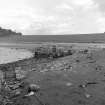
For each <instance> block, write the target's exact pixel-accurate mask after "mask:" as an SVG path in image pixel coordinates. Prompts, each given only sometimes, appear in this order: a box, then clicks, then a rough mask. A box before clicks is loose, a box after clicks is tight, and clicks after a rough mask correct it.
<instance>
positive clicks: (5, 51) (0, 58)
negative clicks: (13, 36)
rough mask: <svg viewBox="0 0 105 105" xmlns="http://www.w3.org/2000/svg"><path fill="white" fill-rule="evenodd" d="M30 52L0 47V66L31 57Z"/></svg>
mask: <svg viewBox="0 0 105 105" xmlns="http://www.w3.org/2000/svg"><path fill="white" fill-rule="evenodd" d="M32 56H33V54H32V52H30V51H28V50H26V49H15V48H14V49H13V48H3V47H0V64H3V63H9V62H13V61H17V60H21V59H24V58H30V57H32Z"/></svg>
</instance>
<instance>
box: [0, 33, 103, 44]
mask: <svg viewBox="0 0 105 105" xmlns="http://www.w3.org/2000/svg"><path fill="white" fill-rule="evenodd" d="M0 36H6V37H0V42H16V43H33V44H34V43H37V42H57V43H104V42H105V33H96V34H74V35H70V34H67V35H19V34H12V35H10V34H9V35H7V34H5V35H0ZM13 36H16V37H13ZM17 36H18V37H17Z"/></svg>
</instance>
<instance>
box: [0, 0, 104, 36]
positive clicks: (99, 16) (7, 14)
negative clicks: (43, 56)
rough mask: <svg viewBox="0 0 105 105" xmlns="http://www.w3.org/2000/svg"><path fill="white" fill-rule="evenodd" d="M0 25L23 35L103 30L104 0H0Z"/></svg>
mask: <svg viewBox="0 0 105 105" xmlns="http://www.w3.org/2000/svg"><path fill="white" fill-rule="evenodd" d="M0 26H1V27H3V28H11V29H13V30H16V31H19V32H22V33H23V34H36V35H37V34H76V33H81V34H83V33H96V32H104V31H105V0H0Z"/></svg>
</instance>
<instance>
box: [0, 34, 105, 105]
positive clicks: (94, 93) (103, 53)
mask: <svg viewBox="0 0 105 105" xmlns="http://www.w3.org/2000/svg"><path fill="white" fill-rule="evenodd" d="M27 37H29V36H27ZM62 37H63V36H62ZM25 38H26V37H25ZM25 38H24V40H25V41H22V39H21V41H20V42H21V43H19V39H18V43H16V42H15V43H14V42H9V43H4V42H2V41H1V42H0V43H1V45H0V46H1V47H3V49H9V51H11V52H12V53H11V54H10V52H9V51H8V50H5V53H6V52H7V53H9V54H7V57H8V56H11V57H12V56H13V55H14V51H15V55H14V56H17V55H19V52H20V51H26V52H27V51H28V52H31V53H32V54H33V52H34V51H35V48H36V47H45V46H52V45H56V46H57V47H60V48H61V47H63V48H64V49H65V50H66V49H70V50H72V51H73V54H72V55H67V56H63V57H58V58H53V59H52V58H51V59H50V58H47V57H44V58H43V57H42V58H41V57H39V58H36V57H33V56H30V57H26V56H25V57H23V58H22V59H17V58H18V57H17V58H15V57H14V59H15V60H14V61H13V60H12V61H11V60H10V61H9V62H8V63H6V64H4V63H2V64H0V80H1V82H0V87H1V91H0V105H105V98H104V97H105V44H104V43H100V41H99V40H98V41H96V39H95V40H94V41H96V42H97V43H91V41H90V42H89V43H83V41H82V42H81V43H78V41H79V40H80V39H81V38H80V39H79V40H78V41H76V39H75V41H74V42H72V40H71V41H70V42H71V43H68V41H67V40H69V39H66V42H62V41H61V40H60V41H58V40H56V41H58V43H54V42H53V41H50V42H48V41H44V39H43V38H42V40H43V41H41V40H40V41H38V39H34V40H33V41H29V40H31V39H29V38H28V41H27V38H26V39H25ZM31 38H32V37H31ZM72 38H73V37H72ZM94 38H95V37H94ZM94 38H93V39H94ZM101 38H102V37H101ZM51 39H53V38H51ZM58 39H59V38H58ZM77 39H78V38H77ZM102 39H103V40H101V39H100V40H101V41H104V38H102ZM5 40H6V39H5ZM15 40H16V39H15ZM35 40H37V41H36V42H34V41H35ZM81 40H82V39H81ZM56 41H55V42H56ZM84 41H85V40H84ZM23 42H24V43H23ZM61 42H62V43H61ZM17 51H19V52H17ZM26 55H27V53H26ZM19 56H20V55H19ZM2 59H3V58H2ZM31 84H33V85H34V86H35V88H36V90H35V89H34V94H32V95H29V90H28V89H29V86H30V85H31ZM37 87H39V88H38V90H37Z"/></svg>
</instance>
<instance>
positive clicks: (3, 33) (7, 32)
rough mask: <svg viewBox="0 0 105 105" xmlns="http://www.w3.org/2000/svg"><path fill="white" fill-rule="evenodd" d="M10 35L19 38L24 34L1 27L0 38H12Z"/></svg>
mask: <svg viewBox="0 0 105 105" xmlns="http://www.w3.org/2000/svg"><path fill="white" fill-rule="evenodd" d="M10 35H19V36H21V35H22V33H20V32H15V31H12V30H11V29H3V28H2V27H0V36H10Z"/></svg>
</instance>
